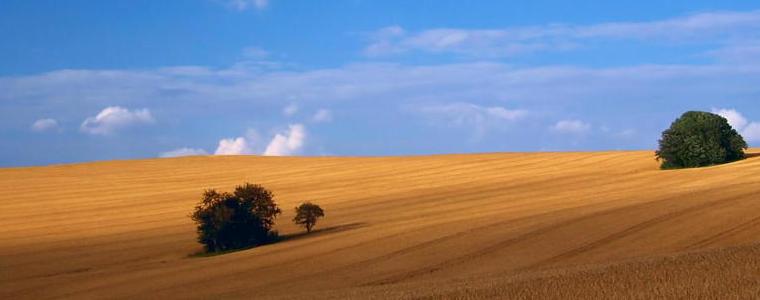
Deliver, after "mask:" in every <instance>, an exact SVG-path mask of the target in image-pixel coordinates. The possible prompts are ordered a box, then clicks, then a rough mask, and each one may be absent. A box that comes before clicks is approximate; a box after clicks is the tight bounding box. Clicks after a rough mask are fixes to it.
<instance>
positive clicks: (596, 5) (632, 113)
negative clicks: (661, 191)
mask: <svg viewBox="0 0 760 300" xmlns="http://www.w3.org/2000/svg"><path fill="white" fill-rule="evenodd" d="M523 2H524V3H523ZM619 2H623V1H446V0H435V1H432V0H431V1H424V0H420V1H394V0H386V1H365V0H343V1H341V0H335V1H304V0H292V1H288V0H186V1H185V0H181V1H180V0H167V1H152V0H134V1H80V0H68V1H38V0H2V1H0V39H1V41H0V166H3V167H12V166H30V165H48V164H59V163H72V162H84V161H95V160H112V159H135V158H155V157H174V156H183V155H235V154H255V155H306V156H322V155H341V156H366V155H372V156H375V155H423V154H442V153H473V152H503V151H509V152H512V151H595V150H634V149H652V150H653V149H655V148H656V147H657V140H658V138H659V136H660V133H661V132H662V131H663V130H664V129H666V128H667V127H668V126H669V125H670V123H671V122H672V121H673V120H674V119H675V118H677V117H678V116H680V115H681V114H682V113H683V112H686V111H689V110H701V111H711V112H715V113H718V114H721V115H723V116H725V117H726V118H727V119H728V120H729V122H730V123H731V125H732V126H733V127H734V128H735V129H737V131H739V132H740V133H741V134H742V135H743V136H744V138H745V140H747V141H748V143H749V144H750V145H754V146H760V2H757V1H625V2H626V3H619Z"/></svg>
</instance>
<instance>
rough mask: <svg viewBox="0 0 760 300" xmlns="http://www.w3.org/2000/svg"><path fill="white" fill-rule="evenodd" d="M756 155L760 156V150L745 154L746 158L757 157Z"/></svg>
mask: <svg viewBox="0 0 760 300" xmlns="http://www.w3.org/2000/svg"><path fill="white" fill-rule="evenodd" d="M755 157H760V152H752V153H745V154H744V158H746V159H750V158H755Z"/></svg>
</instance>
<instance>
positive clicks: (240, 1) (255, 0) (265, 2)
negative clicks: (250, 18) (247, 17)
mask: <svg viewBox="0 0 760 300" xmlns="http://www.w3.org/2000/svg"><path fill="white" fill-rule="evenodd" d="M228 3H229V5H230V6H231V7H232V8H234V9H237V10H241V11H242V10H246V9H249V8H255V9H258V10H261V9H265V8H267V6H269V0H230V1H229V2H228Z"/></svg>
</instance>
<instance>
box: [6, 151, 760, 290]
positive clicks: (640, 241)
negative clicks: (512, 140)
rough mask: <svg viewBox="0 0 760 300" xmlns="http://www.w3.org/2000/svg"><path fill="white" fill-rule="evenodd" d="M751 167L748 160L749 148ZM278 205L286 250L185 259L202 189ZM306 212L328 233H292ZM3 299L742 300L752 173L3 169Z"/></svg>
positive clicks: (367, 165) (422, 167)
mask: <svg viewBox="0 0 760 300" xmlns="http://www.w3.org/2000/svg"><path fill="white" fill-rule="evenodd" d="M750 152H757V150H751V151H750ZM246 181H249V182H254V183H259V184H262V185H264V186H265V187H267V188H269V189H271V190H272V191H273V192H274V193H275V197H276V201H277V202H278V204H279V205H280V206H281V207H282V208H283V211H284V213H283V214H282V215H281V216H280V217H279V218H278V224H277V230H278V231H279V232H280V234H281V235H283V236H284V239H283V241H281V242H279V243H276V244H272V245H266V246H262V247H258V248H253V249H248V250H242V251H237V252H232V253H227V254H222V255H215V256H199V255H193V254H194V253H197V252H198V251H200V250H201V247H200V245H199V244H198V243H196V241H195V238H196V233H195V227H194V224H193V223H192V222H191V220H190V218H189V217H188V214H189V213H190V212H191V211H192V209H193V207H194V205H195V203H196V202H197V201H198V200H199V199H200V194H201V192H202V191H203V190H204V189H205V188H218V189H222V190H230V189H232V188H233V186H234V185H236V184H240V183H243V182H246ZM305 200H310V201H313V202H315V203H318V204H320V205H321V206H322V207H323V208H324V209H325V212H326V217H325V218H324V219H323V220H321V221H320V222H319V223H318V224H317V227H316V231H315V232H313V233H311V234H308V235H305V234H302V229H300V228H297V227H295V225H293V224H292V223H291V222H290V219H291V218H292V217H293V214H294V212H293V209H292V208H293V207H294V206H295V205H297V204H298V203H300V202H302V201H305ZM0 228H2V231H0V298H2V299H25V298H34V299H47V298H257V299H260V298H270V297H271V298H291V297H292V298H313V297H316V298H376V299H386V298H427V297H430V298H440V297H443V298H446V297H453V298H531V297H536V298H558V299H567V298H574V297H577V298H598V297H607V298H610V297H628V298H641V299H646V298H652V297H679V298H695V297H697V298H698V297H706V298H731V297H736V298H749V297H753V296H754V297H757V295H760V244H756V242H758V241H760V157H750V158H748V159H746V160H744V161H740V162H736V163H731V164H726V165H721V166H715V167H709V168H702V169H687V170H677V171H660V170H659V169H658V163H657V162H656V161H655V160H654V155H653V153H652V151H626V152H588V153H495V154H471V155H437V156H418V157H373V158H351V157H309V158H301V157H256V156H226V157H219V156H216V157H185V158H175V159H150V160H136V161H110V162H96V163H84V164H73V165H60V166H49V167H33V168H12V169H2V170H0Z"/></svg>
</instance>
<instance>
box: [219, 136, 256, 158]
mask: <svg viewBox="0 0 760 300" xmlns="http://www.w3.org/2000/svg"><path fill="white" fill-rule="evenodd" d="M244 154H253V150H251V147H250V146H248V141H247V140H246V138H244V137H237V138H226V139H221V140H220V141H219V146H217V147H216V151H214V155H244Z"/></svg>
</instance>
